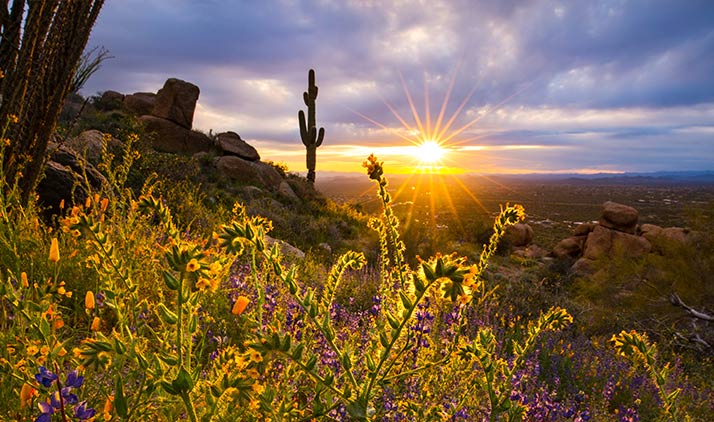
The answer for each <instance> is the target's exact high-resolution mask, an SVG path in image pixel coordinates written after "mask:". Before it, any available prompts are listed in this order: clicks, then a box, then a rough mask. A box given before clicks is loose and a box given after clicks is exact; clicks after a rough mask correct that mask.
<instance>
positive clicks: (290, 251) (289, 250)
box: [265, 236, 305, 259]
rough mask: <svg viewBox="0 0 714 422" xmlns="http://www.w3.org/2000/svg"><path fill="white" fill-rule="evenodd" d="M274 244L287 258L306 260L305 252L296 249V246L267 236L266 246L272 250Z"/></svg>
mask: <svg viewBox="0 0 714 422" xmlns="http://www.w3.org/2000/svg"><path fill="white" fill-rule="evenodd" d="M274 244H277V245H278V248H279V249H280V253H281V254H282V255H283V256H287V257H291V258H298V259H304V258H305V252H303V251H301V250H300V249H298V248H296V247H295V246H293V245H291V244H289V243H288V242H285V241H284V240H280V239H275V238H272V237H270V236H265V246H267V247H268V248H271V247H272V246H273V245H274Z"/></svg>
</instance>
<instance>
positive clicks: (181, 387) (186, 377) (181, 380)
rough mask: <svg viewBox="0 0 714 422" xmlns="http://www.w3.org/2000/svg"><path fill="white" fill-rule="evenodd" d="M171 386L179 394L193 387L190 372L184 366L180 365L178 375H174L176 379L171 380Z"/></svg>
mask: <svg viewBox="0 0 714 422" xmlns="http://www.w3.org/2000/svg"><path fill="white" fill-rule="evenodd" d="M171 386H172V387H173V388H174V389H176V391H177V392H179V394H180V393H183V392H189V391H191V390H192V389H193V379H191V374H189V373H188V371H187V370H186V369H185V368H183V367H181V369H179V373H178V375H176V379H174V380H173V381H171Z"/></svg>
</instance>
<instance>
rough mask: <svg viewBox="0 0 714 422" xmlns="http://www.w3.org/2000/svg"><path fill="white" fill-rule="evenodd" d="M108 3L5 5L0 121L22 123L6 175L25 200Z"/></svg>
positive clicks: (14, 132)
mask: <svg viewBox="0 0 714 422" xmlns="http://www.w3.org/2000/svg"><path fill="white" fill-rule="evenodd" d="M103 4H104V0H42V1H37V0H27V1H26V0H13V1H12V5H10V1H9V0H8V1H6V2H5V4H4V5H3V4H0V30H1V31H2V38H0V67H1V69H0V70H1V71H2V73H3V74H4V78H3V79H0V122H2V123H3V124H4V123H5V122H8V121H10V120H12V121H16V122H17V123H16V124H13V125H11V126H10V127H9V130H8V133H7V137H8V138H9V139H11V140H12V142H11V143H10V145H9V146H8V147H7V150H6V151H5V154H4V162H3V167H2V169H3V174H2V177H3V178H4V180H5V181H6V182H8V183H11V184H12V183H13V182H14V181H17V182H18V187H19V188H20V191H21V199H22V202H24V203H26V202H27V201H28V199H29V198H30V196H31V194H32V192H33V190H34V188H35V185H36V183H37V181H38V179H39V177H40V175H41V172H42V167H43V164H44V158H45V153H46V149H47V144H48V142H49V140H50V137H51V136H52V133H53V132H54V130H55V125H56V124H57V118H58V116H59V112H60V110H61V109H62V105H63V103H64V101H65V99H66V97H67V95H68V94H69V92H70V87H71V84H72V80H73V77H74V75H75V73H76V70H77V65H78V63H79V60H80V58H81V56H82V51H83V50H84V47H85V45H86V44H87V39H88V38H89V34H90V32H91V30H92V27H93V26H94V23H95V21H96V19H97V16H98V15H99V11H100V10H101V8H102V5H103ZM25 8H27V10H25ZM11 116H12V118H11Z"/></svg>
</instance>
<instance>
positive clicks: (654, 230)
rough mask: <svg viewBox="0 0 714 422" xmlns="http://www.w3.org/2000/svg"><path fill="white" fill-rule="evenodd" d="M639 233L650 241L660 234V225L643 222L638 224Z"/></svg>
mask: <svg viewBox="0 0 714 422" xmlns="http://www.w3.org/2000/svg"><path fill="white" fill-rule="evenodd" d="M639 232H640V235H641V236H643V237H644V238H645V239H647V240H649V241H650V242H652V241H653V240H654V239H656V238H658V237H660V236H662V227H660V226H657V225H655V224H643V225H641V226H640V230H639Z"/></svg>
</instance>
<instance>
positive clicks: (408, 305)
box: [399, 290, 412, 309]
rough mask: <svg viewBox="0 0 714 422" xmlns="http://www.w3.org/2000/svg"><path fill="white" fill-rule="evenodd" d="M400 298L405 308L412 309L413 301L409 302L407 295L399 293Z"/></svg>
mask: <svg viewBox="0 0 714 422" xmlns="http://www.w3.org/2000/svg"><path fill="white" fill-rule="evenodd" d="M399 298H400V299H401V300H402V305H404V307H405V308H407V309H410V308H411V307H412V301H411V300H409V298H408V297H407V295H406V294H405V293H404V292H403V291H401V290H400V291H399Z"/></svg>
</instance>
